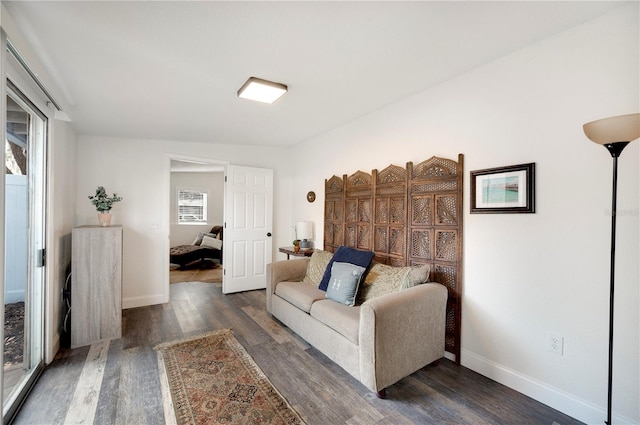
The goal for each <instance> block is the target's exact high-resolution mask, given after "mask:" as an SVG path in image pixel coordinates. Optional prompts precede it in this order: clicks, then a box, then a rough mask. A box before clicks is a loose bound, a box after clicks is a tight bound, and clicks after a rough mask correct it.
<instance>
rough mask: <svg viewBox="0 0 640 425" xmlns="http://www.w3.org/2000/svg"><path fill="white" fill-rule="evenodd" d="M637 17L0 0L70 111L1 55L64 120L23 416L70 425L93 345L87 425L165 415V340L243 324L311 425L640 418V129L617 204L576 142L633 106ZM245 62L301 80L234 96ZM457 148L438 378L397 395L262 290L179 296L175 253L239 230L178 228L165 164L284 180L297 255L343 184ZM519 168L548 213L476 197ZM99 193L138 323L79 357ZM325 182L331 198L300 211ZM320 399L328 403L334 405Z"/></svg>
mask: <svg viewBox="0 0 640 425" xmlns="http://www.w3.org/2000/svg"><path fill="white" fill-rule="evenodd" d="M240 18H241V19H240ZM329 19H330V21H331V22H332V25H327V22H328V20H329ZM184 22H190V23H191V25H184ZM639 22H640V4H639V3H638V2H637V1H620V2H618V1H614V2H606V1H602V2H600V1H595V2H590V1H578V2H556V1H551V2H542V1H540V2H537V1H534V2H484V1H481V2H356V3H352V2H267V3H262V2H209V1H205V2H153V3H150V2H55V1H54V2H20V1H4V0H3V2H2V22H1V25H2V30H3V42H7V40H9V41H10V43H11V44H12V46H13V48H15V49H17V50H18V51H19V52H20V53H21V54H22V56H23V59H24V60H25V62H26V63H28V65H29V66H30V67H31V68H32V69H33V70H34V71H35V72H34V75H36V76H37V77H38V78H39V79H40V80H41V81H42V82H43V83H44V86H45V87H46V88H47V89H48V92H49V94H50V95H51V96H52V97H53V98H54V100H56V103H57V105H58V106H59V107H60V109H56V106H55V105H47V99H46V96H44V95H42V93H41V92H40V90H39V89H38V87H34V85H33V84H30V82H29V78H28V77H21V76H19V75H18V74H16V73H15V70H14V68H13V67H14V66H15V63H13V61H12V60H9V58H8V57H9V56H11V54H10V52H9V53H7V51H6V49H5V48H4V47H3V48H2V53H3V55H4V56H3V62H2V66H3V69H2V72H3V75H4V76H9V77H10V78H13V79H14V80H15V81H16V83H17V84H18V85H19V86H20V89H22V90H23V91H24V92H25V93H26V94H27V95H29V96H30V97H32V98H33V104H34V105H35V106H36V107H37V108H39V109H40V110H41V111H42V112H43V114H44V115H46V116H47V117H48V118H49V127H48V129H49V138H50V143H49V145H48V155H49V158H48V159H49V161H48V166H49V167H50V168H49V171H48V177H49V179H50V180H49V181H48V182H47V184H48V186H47V187H48V194H49V197H48V202H49V203H48V205H47V217H46V218H47V227H46V239H47V267H46V268H45V270H44V274H45V277H46V282H47V287H46V289H47V291H46V293H45V294H44V300H43V302H44V305H46V307H47V308H46V309H44V310H43V313H44V317H43V323H45V328H44V340H43V341H42V347H43V350H44V353H43V355H44V362H45V363H46V364H49V365H50V366H49V367H47V369H46V371H45V374H43V375H42V379H41V380H40V382H39V383H38V384H37V385H36V387H35V388H34V392H33V393H32V394H37V397H35V398H37V400H35V398H31V399H27V403H26V404H25V405H24V406H25V409H24V416H22V418H20V417H17V418H16V419H17V422H16V423H21V422H20V421H21V420H22V421H23V422H22V423H29V422H33V421H37V420H40V422H43V421H44V422H45V423H46V422H47V418H49V419H51V418H55V419H53V420H51V422H52V423H63V422H64V420H65V415H66V414H67V413H68V412H69V411H70V410H75V411H78V410H77V406H78V404H76V401H77V397H75V395H74V393H75V390H78V391H80V388H81V387H83V388H88V387H84V386H83V385H84V382H83V381H82V379H83V377H84V376H85V375H87V372H90V371H91V370H92V369H91V367H90V366H89V364H90V363H89V362H86V360H87V358H88V357H89V358H91V356H93V355H94V354H96V355H98V354H99V352H100V350H104V351H103V353H104V355H105V357H100V356H99V355H98V356H97V358H96V360H98V361H105V364H106V365H107V367H106V368H104V369H103V371H104V374H103V375H101V376H100V381H99V382H98V381H96V382H94V383H93V384H92V385H93V387H92V388H94V389H96V390H97V391H96V394H99V397H98V398H97V400H96V404H95V405H94V407H95V410H93V414H94V416H93V418H94V419H95V420H97V421H100V420H101V419H104V420H109V419H114V418H117V420H118V421H129V422H146V423H152V422H153V423H155V422H154V420H157V421H159V422H160V423H162V421H164V417H165V416H164V414H163V413H161V412H160V410H162V409H163V408H164V407H165V404H166V403H164V402H163V401H162V391H161V388H160V387H161V385H160V382H161V379H160V377H161V372H160V371H159V370H158V367H157V365H158V364H159V363H158V362H157V357H156V352H155V351H154V350H153V348H154V347H155V346H156V345H157V344H159V343H162V342H167V341H170V340H177V339H182V338H188V337H191V336H194V335H197V334H200V333H203V332H208V331H211V330H216V329H222V328H231V329H233V331H234V335H235V337H236V338H237V339H238V341H239V342H240V343H241V345H242V346H244V347H245V349H247V351H248V352H249V355H250V356H251V357H252V358H253V359H254V360H255V362H256V363H257V364H258V365H259V366H260V367H261V368H262V369H263V370H264V371H265V373H266V374H267V376H268V377H269V379H270V380H271V381H272V383H273V384H274V386H275V387H276V388H277V389H278V390H279V391H281V392H285V393H286V394H285V398H286V399H287V400H288V401H289V402H290V403H291V404H292V405H293V406H294V408H295V410H296V411H298V413H300V414H301V416H302V417H303V419H305V420H306V421H307V422H308V423H344V422H348V421H351V422H357V423H358V422H359V423H371V422H375V421H385V420H386V421H389V422H393V423H416V422H419V421H420V419H421V418H429V420H431V421H432V422H435V423H438V422H442V421H446V420H447V419H451V418H454V420H456V421H457V422H460V423H478V422H487V423H500V422H501V420H504V421H506V420H507V419H505V418H511V419H512V420H513V421H516V422H526V419H531V418H534V419H532V420H533V421H534V422H535V423H548V424H552V423H553V422H556V423H558V424H560V425H564V424H573V423H579V422H582V423H603V422H604V421H605V417H606V416H607V409H608V406H607V404H610V405H611V410H612V413H611V419H607V422H609V423H610V425H611V424H618V423H620V424H626V423H629V424H634V423H639V422H640V406H639V405H638V403H637V400H638V399H639V398H640V382H639V381H640V379H637V377H638V376H640V365H639V364H638V362H637V359H638V358H639V357H640V341H639V338H640V331H639V330H638V323H640V317H639V314H640V313H639V311H638V305H639V304H640V289H639V285H638V282H639V281H640V269H639V268H638V258H640V242H639V241H640V219H639V217H640V215H639V213H638V211H639V205H640V186H639V185H640V175H639V173H640V171H639V170H640V166H639V165H638V164H640V143H638V142H635V143H630V144H629V145H628V146H627V147H626V148H625V151H624V154H623V155H621V156H620V158H619V170H618V174H619V181H618V187H617V202H618V203H617V207H615V208H613V209H612V207H611V194H612V192H611V179H610V177H611V176H610V172H611V159H609V155H605V154H604V153H603V152H602V148H601V147H598V146H596V145H595V144H594V143H589V142H588V140H587V142H585V134H584V132H583V131H582V126H583V124H584V123H587V122H590V121H593V120H598V119H601V118H603V117H609V116H618V115H625V114H635V113H637V112H638V111H639V110H640V79H639V78H638V75H640V68H639V66H640V60H639V54H640V53H639V52H640V45H639V44H640V41H639V40H640V29H639V26H640V24H639ZM116 23H117V24H118V25H119V24H120V23H122V24H123V25H124V26H118V28H123V29H122V30H121V31H113V28H114V27H115V25H116ZM167 28H172V29H176V31H166V29H167ZM487 28H491V29H492V30H491V31H487ZM161 29H162V30H161ZM239 29H241V30H242V31H239ZM78 31H82V32H83V34H86V36H83V37H80V38H78V37H77V33H78ZM291 34H297V35H298V36H297V37H295V38H292V37H291ZM194 40H199V41H202V42H199V43H195V42H193V41H194ZM434 40H438V42H437V43H436V42H434ZM273 46H276V48H275V49H274V48H273ZM283 46H286V48H284V47H283ZM241 50H242V51H248V52H249V53H248V54H246V55H237V52H238V51H241ZM141 52H144V54H141ZM256 63H261V64H262V66H257V68H258V69H255V68H254V65H255V64H256ZM435 64H437V66H436V65H435ZM252 75H255V76H257V77H262V78H266V79H269V80H273V81H279V82H282V83H283V84H286V85H287V90H288V91H287V93H286V94H285V95H284V96H283V97H282V98H280V99H279V100H277V101H276V102H274V103H273V104H272V105H262V104H256V103H253V102H251V101H248V100H244V99H238V97H237V93H236V91H237V89H238V87H240V86H241V85H242V83H243V82H244V81H246V80H247V78H248V77H250V76H252ZM113 87H118V90H113ZM371 87H376V88H377V89H376V90H373V91H372V90H370V89H371ZM4 89H5V90H6V88H4ZM4 97H6V96H4V95H3V98H4ZM169 99H170V100H171V101H168V100H169ZM2 115H4V111H3V114H2ZM4 119H7V117H3V120H4ZM7 120H8V119H7ZM460 153H463V154H464V173H463V176H462V179H463V187H464V192H463V194H462V199H461V203H462V205H461V207H460V214H461V215H462V219H463V221H464V229H463V230H462V232H463V233H462V234H463V236H464V246H462V247H461V251H460V253H461V255H460V258H463V260H462V264H461V270H462V274H461V278H462V281H463V282H464V285H463V289H462V292H463V294H462V295H463V296H462V297H461V298H460V302H461V308H460V309H458V310H457V311H458V312H459V314H460V318H459V324H460V326H459V330H460V332H459V337H458V338H459V344H457V348H458V349H459V356H456V360H459V362H460V365H456V364H455V362H454V361H452V360H451V359H452V357H450V358H445V359H443V360H442V361H441V362H440V364H439V365H438V366H436V367H427V368H425V369H422V370H420V371H418V372H416V373H415V374H414V375H411V376H409V377H407V378H406V379H405V380H402V381H401V382H400V383H398V384H396V386H395V389H394V387H392V388H391V389H390V391H389V393H388V400H386V401H380V400H376V399H375V398H374V397H371V394H368V393H367V392H366V391H364V390H363V389H362V388H361V387H359V384H358V382H357V381H355V380H351V379H350V378H348V376H347V378H345V374H344V373H343V372H342V371H341V370H340V368H338V367H336V366H335V365H334V364H333V363H332V362H331V361H329V360H328V359H327V358H326V357H324V356H323V355H322V354H321V353H320V352H318V351H317V350H316V349H315V348H313V347H311V346H309V345H308V344H306V342H305V341H304V340H302V339H300V338H298V337H297V336H295V335H294V334H293V333H291V332H290V331H289V330H288V329H287V328H285V327H283V326H282V325H281V324H280V323H279V322H277V321H275V320H274V319H272V318H271V317H269V316H268V315H267V313H266V312H265V310H264V303H265V299H264V296H263V295H261V294H264V291H262V292H261V291H250V292H247V293H239V294H233V295H223V294H222V293H221V290H220V288H219V286H220V284H219V283H214V284H210V283H207V284H198V283H196V282H190V283H184V284H183V283H180V284H177V285H176V284H170V282H171V277H170V275H171V268H177V267H171V266H169V264H170V263H169V261H170V260H169V255H170V254H169V253H170V248H171V247H172V246H178V245H185V244H187V245H188V244H192V242H193V241H194V239H195V236H196V235H197V234H199V233H208V231H209V230H211V228H212V227H213V226H214V225H220V224H222V223H221V222H218V221H217V219H216V222H211V221H208V224H207V225H206V226H203V227H202V229H198V230H195V229H196V228H197V227H198V226H195V225H189V226H186V225H183V226H180V227H182V228H184V229H180V230H174V229H173V228H172V223H173V222H174V221H173V219H172V217H171V213H172V211H173V208H172V207H171V197H172V195H171V193H172V192H171V191H172V189H171V188H172V184H171V171H170V158H178V159H192V160H193V159H206V160H215V161H221V162H224V163H227V164H238V165H246V166H250V167H261V168H265V169H271V170H273V176H274V198H273V205H274V211H273V212H274V214H273V229H272V231H271V233H272V235H273V236H272V240H273V247H272V248H273V258H270V259H269V261H274V262H275V261H280V260H285V258H286V254H285V253H283V252H279V250H278V248H280V247H288V246H290V245H291V239H292V236H291V234H292V232H291V228H292V225H293V224H294V223H297V222H300V221H311V222H313V223H314V224H315V234H314V240H313V243H314V246H315V247H316V248H318V247H325V246H327V244H329V245H338V244H337V243H335V244H334V243H331V242H330V241H331V238H330V237H329V234H327V233H326V228H325V225H326V224H327V223H328V222H329V221H328V220H327V219H326V216H325V201H326V200H327V199H328V193H327V192H326V191H325V181H326V180H327V179H329V176H342V177H339V178H344V174H343V173H346V174H347V177H348V176H350V175H351V174H353V173H354V172H355V170H365V174H370V173H369V171H370V170H374V169H375V170H382V169H383V167H385V166H387V165H388V164H399V165H400V166H402V165H403V164H407V163H409V162H411V163H414V164H418V163H420V162H421V161H423V160H425V158H427V157H430V156H431V155H434V156H436V157H440V158H456V157H457V155H458V154H460ZM576 158H579V160H578V159H576ZM114 164H117V165H114ZM513 164H535V195H536V198H535V212H532V213H529V214H504V213H503V212H500V213H493V214H477V213H475V212H474V211H472V205H471V202H470V201H471V199H470V189H471V187H472V182H473V175H472V174H471V173H472V172H473V171H477V170H491V169H494V168H498V167H499V168H506V167H509V166H511V165H513ZM221 174H223V173H221ZM371 174H373V173H371ZM98 184H104V185H105V186H106V187H108V188H109V189H110V190H114V191H117V192H118V193H119V194H121V195H123V198H124V200H123V202H121V203H120V205H119V210H118V214H117V215H115V216H114V220H115V223H114V224H115V225H122V226H123V229H124V237H123V241H124V242H123V273H122V306H123V323H122V324H123V337H122V338H121V339H119V340H112V341H109V342H105V343H104V344H102V345H99V346H95V347H93V346H92V347H93V348H92V347H83V348H79V349H76V350H73V351H64V350H62V351H60V350H59V348H60V328H61V325H62V321H63V319H64V314H63V305H62V302H61V301H60V300H59V299H60V296H59V295H60V293H62V292H63V290H64V289H65V279H66V273H65V270H66V268H67V266H68V265H69V263H70V260H71V258H70V252H71V240H70V239H71V238H70V234H71V231H72V229H73V228H74V227H77V226H82V225H86V224H92V223H93V222H95V214H94V211H93V209H92V208H91V205H88V203H87V201H86V196H87V194H90V193H92V191H93V190H95V187H96V185H98ZM151 188H152V189H151ZM312 192H313V193H315V194H316V195H317V201H316V202H308V201H307V194H309V193H312ZM0 198H4V197H0ZM371 199H375V197H372V198H371ZM5 203H6V201H5V200H4V199H0V207H4V205H5ZM612 210H615V211H617V240H616V246H617V249H616V258H615V260H616V261H615V272H616V285H615V286H616V288H615V289H616V298H615V320H613V321H610V320H609V317H608V315H609V309H608V301H609V287H608V285H607V281H608V279H609V273H610V271H611V270H610V264H609V263H608V262H607V261H606V256H607V255H608V249H609V245H610V238H611V236H612V235H611V228H610V221H611V219H612ZM352 224H353V223H352ZM357 224H360V223H356V225H357ZM189 228H190V229H189ZM387 228H388V229H391V230H392V226H387ZM182 230H185V232H184V233H181V232H182ZM187 234H188V235H187ZM356 234H357V233H356ZM174 236H179V238H180V239H175V240H174V239H173V238H174ZM372 242H375V240H372ZM0 247H2V248H0V249H4V244H0ZM329 248H330V249H333V247H331V246H330V247H329ZM2 253H3V251H1V250H0V254H2ZM294 258H295V257H292V259H291V260H290V261H301V260H298V259H294ZM603 260H604V261H603ZM195 265H198V262H196V263H195ZM220 269H222V268H221V267H220V268H216V269H215V270H220ZM187 271H195V269H194V270H185V272H187ZM199 271H202V272H206V271H208V270H199ZM193 279H200V278H199V277H193ZM205 279H206V278H203V280H205ZM612 311H613V309H612ZM609 323H614V325H612V326H613V327H614V328H615V329H614V330H615V335H616V337H615V344H614V345H613V347H614V348H613V350H612V356H611V355H609V353H608V352H607V338H608V334H609V328H608V326H609ZM107 344H108V345H107ZM447 351H448V350H447ZM608 357H609V358H613V364H614V365H615V367H614V368H613V370H607V361H608ZM282 359H286V361H283V360H282ZM149 365H152V366H154V367H155V369H154V367H151V366H149ZM305 365H313V370H311V371H309V370H306V369H305V367H306V366H305ZM85 366H86V367H88V369H85ZM296 368H301V370H303V372H299V371H296V370H293V369H296ZM608 378H610V379H611V380H612V382H613V383H614V384H613V386H612V388H610V389H608V388H607V385H606V384H607V379H608ZM136 380H138V381H139V382H135V381H136ZM305 384H306V385H305ZM96 385H97V387H96ZM61 386H62V387H63V388H62V389H61ZM115 389H117V391H114V390H115ZM147 389H150V391H146V390H147ZM608 392H609V393H610V394H612V397H611V402H610V403H608V402H607V398H608V394H607V393H608ZM118 393H120V394H127V395H130V396H131V398H130V399H128V400H127V399H125V398H122V397H121V396H119V395H118ZM51 394H57V396H55V397H53V396H51ZM389 399H390V400H389ZM74 400H75V401H74ZM327 400H330V403H331V405H332V406H335V411H334V412H328V411H327V409H323V408H322V407H323V406H326V403H327ZM402 400H411V403H410V404H411V406H407V405H406V403H403V402H402ZM36 401H39V403H36ZM34 403H36V404H34ZM116 406H119V407H116ZM141 406H145V407H144V408H141ZM494 407H495V409H494ZM89 410H90V409H89ZM83 411H85V410H84V409H83ZM158 415H160V416H158ZM310 418H320V419H318V422H314V420H313V419H310ZM502 423H506V422H502Z"/></svg>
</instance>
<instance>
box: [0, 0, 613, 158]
mask: <svg viewBox="0 0 640 425" xmlns="http://www.w3.org/2000/svg"><path fill="white" fill-rule="evenodd" d="M3 4H4V5H5V7H6V9H7V11H8V12H9V14H10V15H11V16H12V17H13V19H14V21H15V22H16V23H17V24H18V26H19V27H21V29H22V31H23V33H24V35H25V37H26V38H27V40H28V41H29V43H30V44H31V46H32V47H34V48H35V49H36V50H37V51H38V53H39V55H40V59H41V61H42V63H44V65H45V67H46V68H47V70H48V72H49V73H50V74H51V76H52V77H53V79H54V80H55V82H56V84H57V85H58V86H59V87H60V90H61V92H62V96H63V97H64V101H65V102H66V103H67V104H68V105H69V108H68V110H66V111H65V112H67V114H68V115H69V116H70V117H71V119H72V121H73V123H74V127H75V128H76V130H77V131H78V133H80V134H91V135H104V136H116V137H132V138H146V139H162V140H183V141H197V142H210V143H232V144H234V143H235V144H251V145H262V144H265V145H280V146H285V145H291V144H295V143H297V142H300V141H303V140H306V139H309V138H311V137H313V136H316V135H319V134H321V133H323V132H326V131H328V130H330V129H332V128H335V127H337V126H339V125H341V124H344V123H346V122H349V121H351V120H353V119H355V118H358V117H360V116H362V115H365V114H367V113H369V112H371V111H374V110H376V109H379V108H381V107H383V106H384V105H387V104H389V103H392V102H395V101H397V100H399V99H402V98H404V97H407V96H409V95H411V94H414V93H417V92H420V91H423V90H425V89H427V88H429V87H432V86H434V85H437V84H439V83H441V82H443V81H446V80H448V79H450V78H453V77H455V76H458V75H461V74H463V73H465V72H468V71H469V70H471V69H473V68H475V67H478V66H480V65H482V64H485V63H488V62H490V61H492V60H494V59H496V58H499V57H500V56H503V55H506V54H509V53H510V52H513V51H516V50H518V49H521V48H523V47H524V46H527V45H529V44H532V43H534V42H536V41H539V40H541V39H543V38H546V37H549V36H551V35H553V34H555V33H557V32H559V31H562V30H564V29H567V28H569V27H571V26H574V25H577V24H580V23H582V22H585V21H587V20H589V19H592V18H594V17H597V16H599V15H602V14H604V13H606V12H607V11H608V10H610V9H612V8H614V7H617V6H619V5H620V3H618V2H610V1H605V2H593V1H586V2H577V1H568V2H555V1H540V2H519V1H514V2H500V1H499V2H482V1H471V2H454V1H447V2H437V1H422V2H341V1H326V2H238V1H233V2H219V1H215V2H214V1H194V2H191V1H125V2H115V1H104V2H95V1H71V2H58V1H44V2H38V1H6V0H3ZM250 76H256V77H259V78H264V79H270V80H273V81H276V82H281V83H284V84H287V85H288V86H289V93H287V94H286V95H285V96H284V97H282V98H281V99H280V100H278V101H277V102H276V103H274V104H273V105H265V104H260V103H254V102H251V101H247V100H242V99H238V98H237V96H236V91H237V90H238V88H240V86H241V85H242V84H243V83H244V82H245V80H246V79H247V78H248V77H250Z"/></svg>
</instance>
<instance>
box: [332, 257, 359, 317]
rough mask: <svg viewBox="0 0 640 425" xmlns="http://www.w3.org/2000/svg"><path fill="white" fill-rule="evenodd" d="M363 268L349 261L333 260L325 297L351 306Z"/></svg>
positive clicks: (354, 300) (354, 299)
mask: <svg viewBox="0 0 640 425" xmlns="http://www.w3.org/2000/svg"><path fill="white" fill-rule="evenodd" d="M364 271H365V268H364V267H360V266H356V265H355V264H350V263H340V262H335V263H333V265H332V266H331V279H329V286H328V287H327V298H328V299H330V300H333V301H336V302H339V303H340V304H344V305H348V306H353V305H354V304H355V303H356V294H357V293H358V288H359V287H360V281H361V279H362V274H363V273H364Z"/></svg>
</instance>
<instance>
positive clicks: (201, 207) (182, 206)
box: [178, 189, 207, 224]
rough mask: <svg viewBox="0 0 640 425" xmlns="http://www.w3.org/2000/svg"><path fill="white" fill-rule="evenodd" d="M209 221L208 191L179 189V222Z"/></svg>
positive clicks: (198, 222) (197, 222) (196, 222)
mask: <svg viewBox="0 0 640 425" xmlns="http://www.w3.org/2000/svg"><path fill="white" fill-rule="evenodd" d="M206 222H207V192H204V191H202V190H193V189H178V224H202V223H206Z"/></svg>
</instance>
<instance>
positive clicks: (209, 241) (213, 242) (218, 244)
mask: <svg viewBox="0 0 640 425" xmlns="http://www.w3.org/2000/svg"><path fill="white" fill-rule="evenodd" d="M200 246H210V247H211V248H215V249H222V241H221V240H220V239H216V238H212V237H211V236H206V235H205V236H204V237H203V238H202V243H201V244H200Z"/></svg>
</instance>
